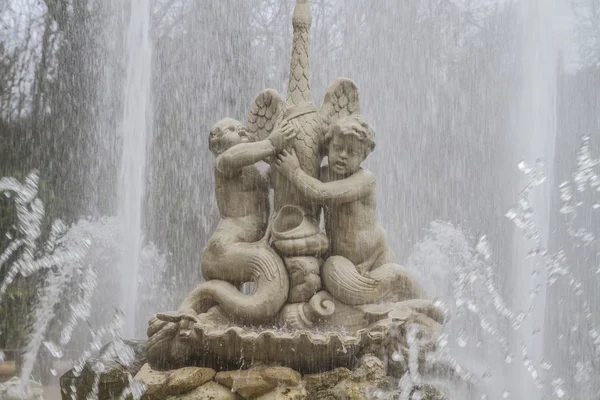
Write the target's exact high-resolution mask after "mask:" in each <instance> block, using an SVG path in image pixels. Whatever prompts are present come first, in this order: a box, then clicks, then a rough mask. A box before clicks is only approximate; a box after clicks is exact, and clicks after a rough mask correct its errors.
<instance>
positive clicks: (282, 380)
mask: <svg viewBox="0 0 600 400" xmlns="http://www.w3.org/2000/svg"><path fill="white" fill-rule="evenodd" d="M260 374H261V376H262V377H263V379H264V380H265V381H267V382H269V383H271V384H272V385H275V386H298V385H299V384H300V381H301V380H302V376H301V375H300V373H299V372H296V371H294V370H293V369H291V368H287V367H268V368H265V369H263V370H262V371H261V372H260Z"/></svg>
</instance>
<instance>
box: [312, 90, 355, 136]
mask: <svg viewBox="0 0 600 400" xmlns="http://www.w3.org/2000/svg"><path fill="white" fill-rule="evenodd" d="M358 113H360V102H359V97H358V87H357V86H356V83H354V81H353V80H351V79H348V78H337V79H336V80H335V81H334V82H333V83H332V84H331V86H329V88H328V89H327V92H326V93H325V100H324V101H323V106H322V107H321V110H320V111H319V115H320V117H321V119H322V121H323V132H327V130H328V129H329V126H330V125H331V124H332V123H334V122H335V121H337V120H338V119H339V118H342V117H346V116H348V115H351V114H358Z"/></svg>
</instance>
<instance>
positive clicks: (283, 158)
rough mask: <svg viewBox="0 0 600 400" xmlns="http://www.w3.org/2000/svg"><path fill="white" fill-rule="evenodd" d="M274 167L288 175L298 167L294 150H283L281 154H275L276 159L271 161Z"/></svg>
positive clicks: (298, 163)
mask: <svg viewBox="0 0 600 400" xmlns="http://www.w3.org/2000/svg"><path fill="white" fill-rule="evenodd" d="M273 165H274V167H275V169H276V170H277V171H279V172H280V173H282V174H283V175H286V176H290V175H292V174H293V173H294V171H296V170H297V169H298V168H300V162H299V161H298V157H297V156H296V152H295V151H294V149H292V152H291V153H290V152H289V151H287V150H283V151H282V152H281V154H279V155H278V156H277V159H276V160H275V162H274V163H273Z"/></svg>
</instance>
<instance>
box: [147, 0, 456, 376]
mask: <svg viewBox="0 0 600 400" xmlns="http://www.w3.org/2000/svg"><path fill="white" fill-rule="evenodd" d="M311 20H312V17H311V12H310V5H309V2H308V0H297V1H296V8H295V10H294V14H293V19H292V22H293V28H294V38H293V48H292V54H291V63H290V76H289V84H288V93H287V99H286V100H285V101H284V100H283V99H282V98H281V96H280V95H279V94H278V93H277V91H275V90H273V89H267V90H264V91H263V92H261V93H260V94H259V95H258V96H257V97H256V99H255V100H254V102H253V103H252V106H251V109H250V112H249V115H248V121H247V125H246V126H245V127H244V126H243V125H242V123H240V122H239V121H235V120H233V119H229V118H225V119H223V120H221V121H219V122H218V123H217V124H216V125H215V126H214V127H213V129H212V130H211V133H210V137H209V146H210V150H211V151H212V153H213V155H214V156H215V165H214V173H215V192H216V198H217V204H218V206H219V211H220V214H221V220H220V222H219V225H218V226H217V229H216V231H215V232H214V233H213V235H212V237H211V238H210V240H209V242H208V244H207V246H206V247H205V248H204V250H203V255H202V265H201V272H202V275H203V277H204V279H205V281H204V282H202V283H200V284H198V285H197V286H196V288H194V290H193V291H192V292H191V293H190V294H189V295H188V296H187V297H186V298H185V300H184V301H183V302H182V304H181V305H180V307H179V309H178V310H177V311H176V312H165V313H159V314H157V315H156V316H154V317H153V318H152V319H151V320H150V322H149V326H148V337H149V339H148V342H147V351H148V361H149V363H150V364H151V365H152V367H155V368H163V369H164V368H179V367H183V366H186V365H202V364H206V366H209V367H211V368H217V367H218V368H225V367H240V366H242V365H248V361H247V360H252V362H257V361H260V362H263V363H281V364H283V365H286V366H289V367H291V368H296V369H298V370H300V371H308V370H311V369H319V370H320V369H323V368H325V367H335V366H350V365H351V363H352V362H353V360H355V359H356V358H357V357H359V356H360V355H361V354H367V353H370V354H377V355H378V356H380V357H384V358H387V359H391V352H394V351H397V349H398V347H397V346H395V345H391V344H390V343H391V342H390V340H389V336H390V332H404V331H406V326H408V324H417V325H419V326H421V327H422V329H423V330H424V331H425V332H426V334H425V335H422V337H423V338H426V339H424V340H425V341H426V342H427V344H428V345H427V346H423V348H429V349H430V348H431V346H433V343H435V340H436V338H437V336H438V333H439V332H438V331H439V326H440V323H441V322H443V319H444V316H443V315H442V313H441V312H440V311H439V310H437V308H436V307H434V305H433V302H432V301H431V300H430V299H429V298H428V297H427V295H426V294H425V292H424V291H423V290H422V289H421V287H420V285H419V284H418V283H417V282H416V281H415V280H414V279H413V278H412V277H411V276H410V274H409V273H408V272H407V271H406V270H404V269H403V268H402V267H401V266H400V265H398V264H397V263H396V260H395V256H394V255H393V252H392V251H391V250H390V249H389V246H388V243H387V238H386V237H385V234H384V233H383V230H382V229H381V228H380V226H379V224H378V223H377V221H376V220H375V219H374V218H375V217H374V216H375V215H376V213H375V204H376V202H375V190H374V188H375V178H374V177H373V175H372V174H370V173H369V172H367V171H364V170H363V169H362V168H360V163H361V162H362V161H363V160H364V158H366V156H367V155H368V154H369V153H370V152H371V151H373V149H374V147H375V141H374V132H373V130H372V128H371V127H370V125H369V124H368V123H367V122H366V120H364V118H363V117H361V116H359V115H358V114H359V112H360V106H359V94H358V88H357V86H356V84H355V83H354V82H353V81H352V80H350V79H346V78H339V79H337V80H335V81H334V82H333V84H332V85H331V86H330V87H329V88H328V90H327V92H326V94H325V99H324V102H323V106H322V107H321V108H320V109H317V108H316V107H315V105H314V103H313V100H312V95H311V88H310V64H309V37H310V26H311ZM340 141H341V142H340ZM352 143H353V144H352ZM351 146H355V147H356V149H358V150H356V149H355V150H352V149H350V150H348V149H349V148H350V147H351ZM326 155H327V157H328V160H329V167H328V168H322V167H321V164H322V161H323V158H324V157H325V156H326ZM353 160H354V161H353ZM257 161H266V162H267V163H268V164H270V167H271V173H270V177H271V179H270V182H269V180H267V179H266V178H265V177H264V176H263V175H262V174H261V173H260V172H259V170H258V169H257V167H256V166H255V163H256V162H257ZM353 163H354V164H353ZM351 167H354V169H353V170H351V169H352V168H351ZM270 187H272V188H273V190H274V201H273V212H272V214H269V209H270V207H269V200H268V197H269V190H270ZM323 209H325V215H326V224H325V225H326V226H327V229H326V233H323V232H322V231H321V229H320V218H321V212H322V210H323ZM353 210H354V211H353ZM356 210H363V211H359V214H358V216H355V218H353V215H352V212H354V213H356ZM345 218H346V219H348V220H347V221H346V220H345ZM336 224H337V225H336ZM331 227H334V229H330V228H331ZM371 227H372V229H371ZM365 229H367V230H368V231H365ZM359 231H360V232H359ZM357 235H359V236H360V235H363V236H362V237H363V238H362V239H361V238H360V237H358V236H357ZM359 240H360V243H361V245H363V244H364V249H363V250H361V249H360V248H359V247H360V246H354V247H355V248H353V249H349V247H351V246H349V243H359V242H358V241H359ZM361 251H362V253H361ZM357 252H358V253H357ZM245 282H253V284H254V288H253V290H251V291H250V292H247V291H243V290H241V288H242V285H243V284H244V283H245ZM400 347H402V348H405V347H406V346H404V345H401V346H400ZM388 351H389V352H390V354H387V352H388ZM299 354H305V355H306V354H309V355H310V356H303V357H300V356H299ZM399 369H401V368H400V367H399ZM391 370H393V366H392V368H391Z"/></svg>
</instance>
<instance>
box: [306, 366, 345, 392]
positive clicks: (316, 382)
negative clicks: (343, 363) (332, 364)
mask: <svg viewBox="0 0 600 400" xmlns="http://www.w3.org/2000/svg"><path fill="white" fill-rule="evenodd" d="M349 376H350V370H349V369H348V368H336V369H333V370H331V371H326V372H322V373H320V374H309V375H304V378H303V380H304V386H305V387H306V390H307V392H308V393H315V392H319V391H322V390H325V389H329V388H331V387H333V386H335V385H337V384H338V383H339V382H340V381H342V380H344V379H346V378H348V377H349Z"/></svg>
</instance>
